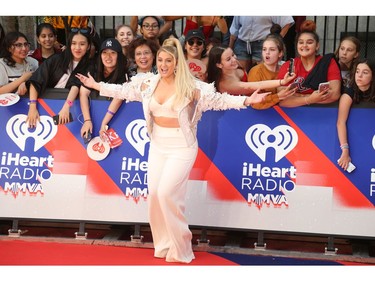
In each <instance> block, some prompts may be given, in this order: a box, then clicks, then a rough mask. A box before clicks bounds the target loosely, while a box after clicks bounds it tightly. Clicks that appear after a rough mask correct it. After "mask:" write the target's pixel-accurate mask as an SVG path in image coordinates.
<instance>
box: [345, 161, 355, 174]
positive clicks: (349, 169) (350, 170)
mask: <svg viewBox="0 0 375 281" xmlns="http://www.w3.org/2000/svg"><path fill="white" fill-rule="evenodd" d="M355 168H356V167H355V166H354V164H353V163H352V162H349V165H348V168H347V169H346V171H347V172H348V173H351V172H353V171H354V169H355Z"/></svg>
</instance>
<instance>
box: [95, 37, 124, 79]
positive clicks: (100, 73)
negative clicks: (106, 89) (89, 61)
mask: <svg viewBox="0 0 375 281" xmlns="http://www.w3.org/2000/svg"><path fill="white" fill-rule="evenodd" d="M114 40H117V39H114ZM102 51H103V50H101V51H100V52H99V55H98V59H97V60H98V62H97V75H96V78H97V80H98V81H103V80H104V64H103V61H102V58H101V54H102ZM126 73H128V67H127V60H126V57H125V56H124V54H123V53H122V51H121V52H117V61H116V68H115V70H114V71H113V72H112V73H111V74H110V75H109V77H108V80H107V81H106V82H107V83H113V84H122V83H124V82H126V77H127V76H126Z"/></svg>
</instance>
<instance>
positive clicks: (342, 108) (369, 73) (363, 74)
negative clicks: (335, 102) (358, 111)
mask: <svg viewBox="0 0 375 281" xmlns="http://www.w3.org/2000/svg"><path fill="white" fill-rule="evenodd" d="M354 69H355V72H354V75H353V74H352V77H351V79H350V81H351V87H349V88H347V87H345V88H344V91H343V94H342V95H341V98H340V101H339V110H338V115H337V125H336V126H337V135H338V138H339V142H340V148H341V155H340V158H339V159H338V161H337V162H338V165H339V166H340V167H341V168H342V169H344V170H345V171H347V169H348V167H349V165H350V163H351V157H350V150H349V136H348V128H347V121H348V118H349V114H350V109H351V107H352V105H353V103H355V104H358V103H361V102H370V103H375V79H374V73H375V61H374V60H373V59H360V60H359V61H358V62H357V64H356V65H354Z"/></svg>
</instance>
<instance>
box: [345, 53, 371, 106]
mask: <svg viewBox="0 0 375 281" xmlns="http://www.w3.org/2000/svg"><path fill="white" fill-rule="evenodd" d="M359 64H366V65H367V66H368V67H369V68H370V70H371V73H372V80H371V84H370V88H368V90H366V91H365V92H362V91H361V90H360V89H359V88H358V86H357V83H356V82H355V73H356V72H357V71H356V70H357V66H358V65H359ZM351 87H352V88H353V91H354V97H353V100H354V102H355V103H359V102H361V101H364V102H375V60H373V59H368V58H362V59H359V60H358V61H357V62H356V64H355V66H354V67H353V70H352V72H351Z"/></svg>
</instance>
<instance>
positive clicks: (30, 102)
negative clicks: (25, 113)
mask: <svg viewBox="0 0 375 281" xmlns="http://www.w3.org/2000/svg"><path fill="white" fill-rule="evenodd" d="M37 102H38V101H37V100H29V105H30V104H32V103H35V104H36V103H37Z"/></svg>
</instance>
